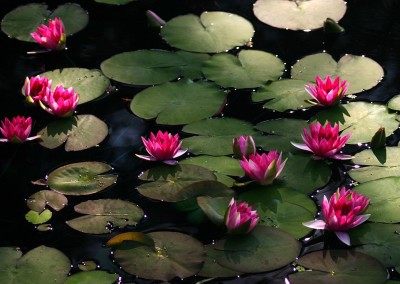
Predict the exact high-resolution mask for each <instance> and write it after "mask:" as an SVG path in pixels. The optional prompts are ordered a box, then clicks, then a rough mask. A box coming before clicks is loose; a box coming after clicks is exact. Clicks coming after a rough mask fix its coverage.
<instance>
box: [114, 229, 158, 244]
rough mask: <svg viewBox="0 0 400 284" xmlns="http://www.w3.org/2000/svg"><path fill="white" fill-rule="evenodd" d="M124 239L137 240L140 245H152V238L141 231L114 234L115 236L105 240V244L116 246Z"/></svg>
mask: <svg viewBox="0 0 400 284" xmlns="http://www.w3.org/2000/svg"><path fill="white" fill-rule="evenodd" d="M125 241H131V242H137V243H140V244H141V245H148V246H153V247H154V241H153V239H152V238H150V237H149V236H148V235H146V234H143V233H141V232H126V233H122V234H119V235H116V236H115V237H112V238H111V239H109V240H108V241H107V246H109V247H118V246H119V245H121V244H122V243H123V242H125Z"/></svg>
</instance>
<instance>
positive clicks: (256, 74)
mask: <svg viewBox="0 0 400 284" xmlns="http://www.w3.org/2000/svg"><path fill="white" fill-rule="evenodd" d="M284 70H285V65H284V64H283V62H282V61H281V60H280V59H279V58H277V57H276V56H275V55H273V54H271V53H268V52H264V51H261V50H242V51H240V52H239V54H238V55H237V57H236V56H234V55H232V54H228V53H221V54H216V55H214V56H212V57H211V58H210V59H209V60H207V61H206V62H204V65H203V69H202V71H203V73H204V75H205V77H206V78H207V79H208V80H212V81H215V83H217V84H218V85H220V86H222V87H225V88H226V87H232V88H238V89H244V88H256V87H260V86H262V85H263V84H264V83H266V82H267V81H272V80H277V79H278V78H279V77H280V76H281V75H282V73H283V71H284Z"/></svg>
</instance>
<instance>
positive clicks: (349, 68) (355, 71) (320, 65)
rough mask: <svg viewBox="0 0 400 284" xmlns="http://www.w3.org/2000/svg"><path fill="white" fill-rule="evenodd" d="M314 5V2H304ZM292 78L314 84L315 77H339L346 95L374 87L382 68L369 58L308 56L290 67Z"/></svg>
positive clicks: (347, 55) (348, 55) (380, 77)
mask: <svg viewBox="0 0 400 284" xmlns="http://www.w3.org/2000/svg"><path fill="white" fill-rule="evenodd" d="M306 2H309V3H314V1H306ZM291 74H292V78H294V79H301V80H305V81H309V82H315V77H316V76H320V77H322V78H325V76H327V75H330V76H339V77H340V79H341V80H346V81H347V83H348V84H349V88H348V90H347V94H355V93H359V92H362V91H364V90H368V89H371V88H372V87H375V86H376V85H377V84H378V83H379V82H380V80H381V79H382V78H383V75H384V72H383V68H382V67H381V66H380V65H379V64H378V63H376V62H375V61H374V60H372V59H371V58H368V57H365V56H358V55H351V54H346V55H345V56H343V57H342V58H340V60H339V62H336V61H335V60H334V59H333V58H332V56H331V55H329V54H327V53H317V54H313V55H308V56H306V57H304V58H302V59H300V60H299V61H298V62H297V63H296V64H294V65H293V67H292V71H291Z"/></svg>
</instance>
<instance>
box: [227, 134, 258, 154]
mask: <svg viewBox="0 0 400 284" xmlns="http://www.w3.org/2000/svg"><path fill="white" fill-rule="evenodd" d="M232 148H233V154H234V155H235V157H236V158H237V159H240V160H241V159H243V158H248V157H249V156H250V155H251V154H255V153H256V144H255V143H254V140H253V137H251V136H247V135H242V136H239V137H236V138H233V140H232Z"/></svg>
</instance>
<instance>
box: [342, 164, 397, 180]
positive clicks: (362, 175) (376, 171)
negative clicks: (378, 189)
mask: <svg viewBox="0 0 400 284" xmlns="http://www.w3.org/2000/svg"><path fill="white" fill-rule="evenodd" d="M348 174H349V176H350V177H351V178H352V179H354V180H355V181H358V182H360V183H364V182H367V181H371V180H376V179H381V178H387V177H400V166H398V167H377V166H370V167H364V168H356V169H351V170H350V171H349V172H348Z"/></svg>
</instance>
